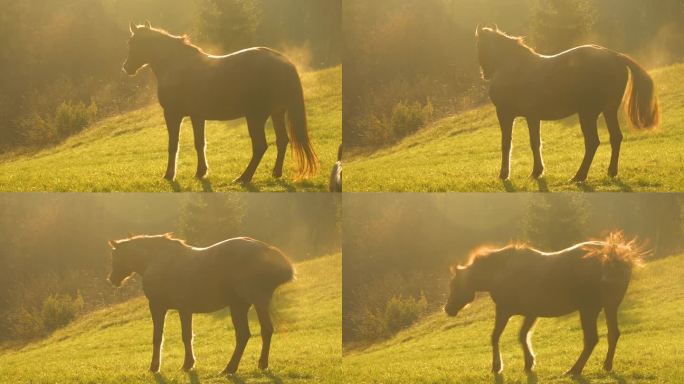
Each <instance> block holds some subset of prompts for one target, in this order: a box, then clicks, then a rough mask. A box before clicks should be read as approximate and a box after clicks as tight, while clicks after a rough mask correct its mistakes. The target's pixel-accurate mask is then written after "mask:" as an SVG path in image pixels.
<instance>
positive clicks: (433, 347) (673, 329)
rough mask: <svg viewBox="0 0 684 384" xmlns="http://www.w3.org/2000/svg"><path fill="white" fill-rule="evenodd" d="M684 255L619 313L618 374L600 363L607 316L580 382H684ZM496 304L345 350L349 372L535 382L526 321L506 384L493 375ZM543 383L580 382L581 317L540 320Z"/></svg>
mask: <svg viewBox="0 0 684 384" xmlns="http://www.w3.org/2000/svg"><path fill="white" fill-rule="evenodd" d="M683 274H684V255H679V256H673V257H670V258H666V259H662V260H658V261H654V262H651V263H648V264H646V266H645V267H644V268H642V269H639V270H637V271H636V272H635V275H634V278H633V280H632V283H631V285H630V288H629V290H628V292H627V296H626V298H625V301H624V302H623V304H622V306H621V307H620V314H619V322H620V328H621V331H622V337H621V338H620V341H619V343H618V347H617V354H616V357H615V362H614V363H615V364H614V373H613V374H607V373H604V372H603V370H602V368H601V364H602V362H603V358H604V357H605V353H606V350H607V345H606V344H607V343H606V327H605V323H604V319H603V315H602V316H601V317H600V318H599V335H600V338H601V339H600V341H599V344H598V346H597V347H596V349H595V350H594V353H593V355H592V357H591V359H590V360H589V362H588V363H587V365H586V367H585V369H584V376H583V377H582V378H578V380H576V381H575V382H579V383H592V384H599V383H654V384H655V383H681V382H682V377H684V366H683V365H682V361H683V359H684V350H682V347H681V341H682V340H684V330H683V329H682V319H683V318H684V285H682V281H681V277H682V275H683ZM493 324H494V305H493V304H492V302H491V300H490V299H489V298H488V297H479V298H478V299H476V300H475V302H474V303H473V305H472V306H470V307H469V308H467V309H465V310H463V311H462V312H461V313H460V314H459V315H458V316H457V317H456V318H449V317H447V316H446V315H445V314H443V313H435V314H433V315H430V316H428V317H427V318H426V319H425V320H423V321H421V322H420V323H418V324H416V325H415V326H413V327H411V328H409V329H407V330H405V331H402V332H400V333H399V334H397V335H396V336H395V337H393V338H392V339H390V340H388V341H385V342H382V343H378V344H375V345H372V346H371V347H368V348H367V349H364V350H351V351H346V353H345V355H344V358H343V372H344V374H345V376H346V377H347V379H348V380H349V382H353V383H473V384H477V383H503V382H505V383H530V382H532V383H534V382H536V381H534V380H529V381H528V377H527V376H526V375H525V374H524V373H523V365H524V363H523V354H522V349H521V347H520V345H519V344H518V341H517V333H518V329H519V327H520V324H521V318H520V317H514V318H513V319H512V321H511V322H510V323H509V325H508V327H507V328H506V331H505V332H504V334H503V337H502V340H501V351H502V356H503V361H504V374H503V378H500V379H499V380H496V378H495V377H494V376H493V375H492V374H491V373H490V370H491V346H490V343H489V337H490V334H491V331H492V327H493ZM532 342H533V346H534V350H535V353H536V355H537V368H536V373H537V380H538V382H540V383H573V380H572V379H571V378H568V377H565V376H563V372H565V371H566V370H568V369H569V368H570V367H571V366H572V364H573V363H574V362H575V360H576V359H577V357H578V356H579V353H580V351H581V349H582V331H581V327H580V324H579V316H578V315H577V314H572V315H568V316H565V317H562V318H553V319H540V320H539V321H538V323H537V326H536V328H535V332H534V336H533V338H532Z"/></svg>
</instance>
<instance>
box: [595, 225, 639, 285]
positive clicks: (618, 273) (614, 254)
mask: <svg viewBox="0 0 684 384" xmlns="http://www.w3.org/2000/svg"><path fill="white" fill-rule="evenodd" d="M599 244H600V246H597V247H590V248H587V250H588V251H589V252H588V253H587V255H586V256H585V257H597V258H599V259H600V260H601V262H602V265H603V272H602V279H601V280H602V281H603V282H604V283H610V284H612V283H616V282H623V283H625V284H626V283H628V282H629V280H630V278H631V274H632V270H633V269H634V268H636V267H639V266H641V265H642V262H643V258H644V257H645V256H646V255H648V253H649V252H648V251H645V248H644V245H643V244H639V243H638V241H637V239H632V240H629V241H627V240H625V237H624V233H623V232H622V231H617V232H612V233H611V234H610V235H608V237H607V238H606V239H605V240H604V241H602V242H600V243H597V245H599Z"/></svg>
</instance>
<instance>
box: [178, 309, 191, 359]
mask: <svg viewBox="0 0 684 384" xmlns="http://www.w3.org/2000/svg"><path fill="white" fill-rule="evenodd" d="M178 316H179V317H180V321H181V331H182V337H183V345H184V346H185V360H184V361H183V367H182V368H181V369H183V370H184V371H189V370H191V369H192V367H194V366H195V354H194V353H193V352H192V312H189V311H178Z"/></svg>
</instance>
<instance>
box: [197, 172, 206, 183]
mask: <svg viewBox="0 0 684 384" xmlns="http://www.w3.org/2000/svg"><path fill="white" fill-rule="evenodd" d="M207 174H208V172H204V173H195V179H197V180H200V181H202V180H204V179H206V178H207Z"/></svg>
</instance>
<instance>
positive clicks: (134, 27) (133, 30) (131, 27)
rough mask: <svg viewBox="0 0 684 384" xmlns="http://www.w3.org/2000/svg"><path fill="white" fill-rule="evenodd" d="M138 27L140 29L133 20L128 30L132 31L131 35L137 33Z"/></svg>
mask: <svg viewBox="0 0 684 384" xmlns="http://www.w3.org/2000/svg"><path fill="white" fill-rule="evenodd" d="M136 29H138V26H137V25H135V23H134V22H132V21H131V24H129V25H128V30H129V31H131V35H134V34H135V30H136Z"/></svg>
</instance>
